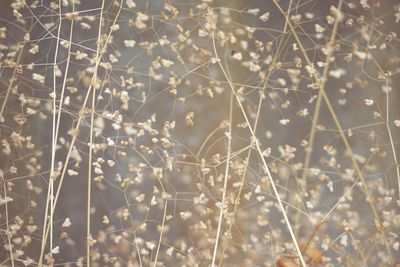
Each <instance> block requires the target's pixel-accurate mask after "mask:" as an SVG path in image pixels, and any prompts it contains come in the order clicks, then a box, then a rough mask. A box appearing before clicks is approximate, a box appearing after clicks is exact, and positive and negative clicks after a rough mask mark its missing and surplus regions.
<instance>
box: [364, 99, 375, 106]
mask: <svg viewBox="0 0 400 267" xmlns="http://www.w3.org/2000/svg"><path fill="white" fill-rule="evenodd" d="M364 103H365V105H367V106H372V105H373V104H374V100H372V99H370V98H366V99H364Z"/></svg>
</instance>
